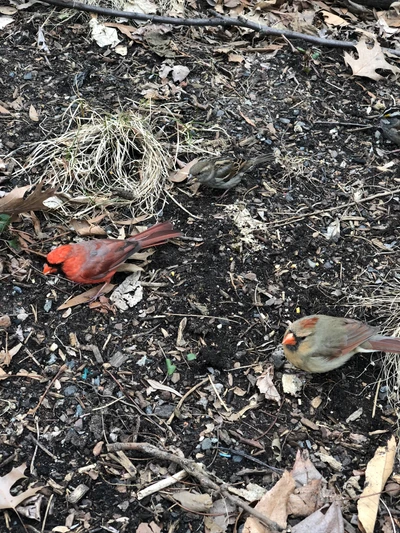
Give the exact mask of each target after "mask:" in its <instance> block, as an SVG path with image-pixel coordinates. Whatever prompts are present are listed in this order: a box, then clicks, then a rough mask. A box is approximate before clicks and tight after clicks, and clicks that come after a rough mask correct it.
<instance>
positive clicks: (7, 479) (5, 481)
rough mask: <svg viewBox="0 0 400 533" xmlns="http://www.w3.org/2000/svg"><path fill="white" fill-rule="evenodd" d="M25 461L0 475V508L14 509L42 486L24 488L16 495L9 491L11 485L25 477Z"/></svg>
mask: <svg viewBox="0 0 400 533" xmlns="http://www.w3.org/2000/svg"><path fill="white" fill-rule="evenodd" d="M25 469H26V463H23V464H22V465H20V466H18V467H17V468H13V469H12V470H11V472H9V473H8V474H6V475H5V476H3V477H0V509H15V508H16V507H17V505H19V504H20V503H21V502H23V501H24V500H26V499H27V498H30V497H31V496H34V495H35V494H36V493H37V492H38V491H39V490H40V489H41V488H42V487H34V488H32V487H31V488H29V489H26V490H24V492H21V493H20V494H18V495H17V496H12V495H11V493H10V489H11V487H12V486H13V485H14V484H15V483H16V482H17V481H19V480H20V479H24V478H26V476H25V475H24V472H25Z"/></svg>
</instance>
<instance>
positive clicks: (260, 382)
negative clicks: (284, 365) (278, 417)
mask: <svg viewBox="0 0 400 533" xmlns="http://www.w3.org/2000/svg"><path fill="white" fill-rule="evenodd" d="M273 377H274V367H273V366H272V365H270V366H269V367H268V368H267V369H266V370H265V372H263V373H262V374H261V376H259V377H258V378H257V387H258V388H259V391H260V392H261V393H262V394H265V398H266V399H267V400H273V401H274V402H276V403H277V404H278V405H279V404H280V403H281V397H280V394H279V392H278V391H277V389H276V387H275V385H274V383H273V381H272V379H273Z"/></svg>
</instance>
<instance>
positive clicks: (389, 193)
mask: <svg viewBox="0 0 400 533" xmlns="http://www.w3.org/2000/svg"><path fill="white" fill-rule="evenodd" d="M397 193H400V189H395V190H394V191H385V192H379V193H377V194H372V195H371V196H367V197H366V198H361V200H357V201H355V200H354V201H353V202H349V203H347V204H342V205H336V206H334V207H328V208H326V209H318V210H317V211H312V212H311V213H304V214H303V215H296V216H293V217H290V218H287V219H286V220H280V221H279V222H275V221H274V222H267V223H266V224H265V226H274V227H280V226H286V224H289V222H298V221H299V220H303V219H305V218H308V217H313V216H316V215H322V214H323V213H330V212H332V211H339V210H340V209H343V210H344V209H346V208H347V207H351V206H353V205H358V204H362V203H363V202H369V201H371V200H375V198H383V197H385V196H393V194H397Z"/></svg>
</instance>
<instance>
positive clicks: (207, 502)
mask: <svg viewBox="0 0 400 533" xmlns="http://www.w3.org/2000/svg"><path fill="white" fill-rule="evenodd" d="M173 497H174V500H176V501H178V502H179V503H180V504H181V505H182V507H184V508H185V509H187V510H188V511H195V512H197V513H207V512H208V511H209V510H210V509H211V507H212V498H211V496H210V495H209V494H195V493H193V492H188V491H181V492H175V493H174V495H173Z"/></svg>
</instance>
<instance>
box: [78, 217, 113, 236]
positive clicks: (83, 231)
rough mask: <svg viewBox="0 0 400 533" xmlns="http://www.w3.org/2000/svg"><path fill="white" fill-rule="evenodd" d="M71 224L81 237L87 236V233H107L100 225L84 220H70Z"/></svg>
mask: <svg viewBox="0 0 400 533" xmlns="http://www.w3.org/2000/svg"><path fill="white" fill-rule="evenodd" d="M71 226H72V227H73V228H74V230H75V231H76V233H77V234H78V235H80V236H82V237H87V236H88V235H107V232H106V230H105V229H103V228H102V227H101V226H98V225H96V224H90V223H89V222H87V221H86V220H71Z"/></svg>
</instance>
